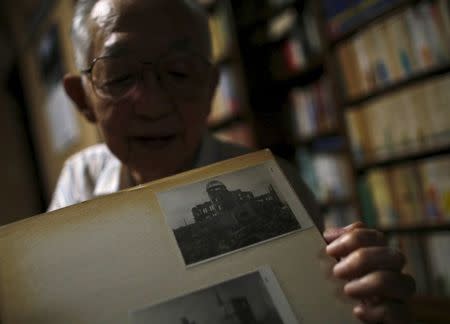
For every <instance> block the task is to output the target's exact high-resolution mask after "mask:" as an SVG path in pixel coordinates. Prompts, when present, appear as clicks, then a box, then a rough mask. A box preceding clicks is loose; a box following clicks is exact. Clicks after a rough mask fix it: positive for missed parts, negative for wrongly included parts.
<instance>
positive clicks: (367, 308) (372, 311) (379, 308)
mask: <svg viewBox="0 0 450 324" xmlns="http://www.w3.org/2000/svg"><path fill="white" fill-rule="evenodd" d="M353 312H354V314H355V315H356V317H358V318H359V319H360V320H362V321H364V322H365V323H374V324H375V323H385V324H394V323H395V324H410V323H413V319H412V317H411V314H410V312H409V310H408V307H407V306H406V304H405V303H399V302H396V301H388V302H384V303H380V304H377V305H370V304H360V305H358V306H356V307H355V308H354V309H353Z"/></svg>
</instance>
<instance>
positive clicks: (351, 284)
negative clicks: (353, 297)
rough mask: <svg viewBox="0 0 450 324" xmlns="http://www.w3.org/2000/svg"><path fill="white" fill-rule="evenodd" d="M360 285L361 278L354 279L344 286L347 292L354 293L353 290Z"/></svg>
mask: <svg viewBox="0 0 450 324" xmlns="http://www.w3.org/2000/svg"><path fill="white" fill-rule="evenodd" d="M359 286H360V280H359V279H356V280H352V281H350V282H347V283H346V284H345V286H344V291H345V292H346V293H352V291H353V290H357V289H358V288H359Z"/></svg>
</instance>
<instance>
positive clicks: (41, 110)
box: [0, 0, 450, 323]
mask: <svg viewBox="0 0 450 324" xmlns="http://www.w3.org/2000/svg"><path fill="white" fill-rule="evenodd" d="M199 2H201V4H202V5H203V6H204V7H205V9H206V10H207V12H208V13H209V16H210V29H211V33H212V38H213V47H214V61H215V62H216V64H217V65H218V66H219V67H220V70H221V78H220V84H219V87H218V89H217V94H216V97H215V100H214V104H213V110H212V112H211V115H210V117H209V127H210V131H211V132H212V133H214V134H215V135H216V136H217V137H219V138H221V139H223V140H226V141H232V142H236V143H240V144H242V145H246V146H249V147H252V148H256V149H257V148H266V147H268V148H270V149H271V150H272V151H273V152H274V153H275V154H277V155H279V156H282V157H284V158H286V159H288V160H289V161H291V162H292V163H293V164H295V165H296V166H297V167H298V172H299V174H300V175H301V176H302V177H303V179H304V180H305V182H306V183H307V184H308V185H309V186H310V188H311V190H312V191H313V192H314V194H315V195H316V197H317V199H318V201H319V202H320V206H321V209H322V212H323V215H324V217H325V222H326V225H327V226H342V225H345V224H348V223H350V222H353V221H355V220H357V219H362V220H363V221H365V222H366V223H367V224H368V225H369V226H371V227H375V228H378V229H380V230H382V231H383V232H385V233H386V235H387V236H388V238H389V240H390V243H391V244H392V245H394V246H397V247H399V248H401V249H402V250H403V251H404V253H405V254H406V255H407V257H408V259H409V263H408V265H407V267H406V271H408V272H410V273H412V274H413V275H414V276H415V278H416V280H417V285H418V293H417V296H416V297H415V298H414V301H413V302H414V305H415V307H414V312H415V314H416V317H417V319H418V320H420V321H421V322H423V323H450V314H449V312H448V309H449V307H450V154H449V153H450V73H449V72H450V1H449V0H433V1H427V0H397V1H394V0H391V1H387V0H346V1H336V0H320V1H307V0H306V1H300V0H258V1H256V0H243V1H242V0H240V1H237V0H212V1H205V0H203V1H200V0H199ZM74 3H75V1H74V0H64V1H52V0H15V1H12V0H6V1H5V0H3V1H2V2H1V3H0V81H1V88H0V105H1V108H0V145H1V147H2V159H1V160H0V177H1V178H2V179H4V187H2V188H1V189H0V190H1V192H0V197H1V198H0V199H1V204H2V213H1V216H0V225H4V224H7V223H10V222H13V221H17V220H20V219H23V218H26V217H29V216H32V215H36V214H39V213H42V212H44V211H45V210H46V207H47V206H48V204H49V200H50V198H51V195H52V192H53V190H54V187H55V184H56V181H57V178H58V175H59V172H60V170H61V167H62V165H63V163H64V161H65V159H66V158H67V157H69V156H70V155H72V154H74V153H75V152H77V151H79V150H80V149H82V148H84V147H86V146H89V145H92V144H94V143H97V142H99V141H101V138H100V136H99V133H98V132H97V130H96V129H95V128H93V127H92V126H91V125H89V124H87V123H86V122H84V121H83V120H82V119H81V117H80V116H79V114H78V113H77V112H76V111H75V109H73V106H72V103H71V102H70V101H69V99H68V98H67V97H66V96H65V94H64V91H63V90H62V87H61V77H62V75H63V74H64V73H66V72H67V71H75V66H74V58H73V54H72V48H71V44H70V40H69V33H70V21H71V16H72V12H73V5H74Z"/></svg>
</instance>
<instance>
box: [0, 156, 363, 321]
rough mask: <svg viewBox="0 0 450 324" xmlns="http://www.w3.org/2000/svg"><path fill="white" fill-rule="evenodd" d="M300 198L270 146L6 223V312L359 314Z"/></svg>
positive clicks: (344, 317)
mask: <svg viewBox="0 0 450 324" xmlns="http://www.w3.org/2000/svg"><path fill="white" fill-rule="evenodd" d="M303 198H304V197H299V196H297V194H296V193H295V184H294V183H291V182H289V180H288V179H287V178H286V176H285V174H284V173H283V171H282V169H281V168H280V167H279V164H278V163H277V160H276V159H275V158H274V157H273V155H272V154H271V153H270V151H268V150H264V151H260V152H255V153H251V154H248V155H245V156H241V157H237V158H234V159H230V160H227V161H223V162H219V163H216V164H213V165H210V166H207V167H203V168H200V169H196V170H191V171H188V172H184V173H181V174H179V175H175V176H172V177H168V178H165V179H161V180H157V181H154V182H151V183H149V184H146V185H142V186H138V187H136V188H132V189H129V190H125V191H122V192H118V193H115V194H111V195H108V196H103V197H100V198H96V199H94V200H91V201H87V202H84V203H82V204H78V205H75V206H71V207H67V208H64V209H60V210H57V211H54V212H51V213H48V214H43V215H39V216H36V217H32V218H29V219H27V220H24V221H21V222H18V223H13V224H10V225H7V226H4V227H1V228H0V259H1V260H2V262H1V263H0V286H1V290H0V306H1V307H0V309H1V315H0V316H1V319H2V323H4V324H9V323H21V322H24V321H29V320H30V319H32V321H33V323H47V324H52V323H68V322H74V321H76V322H77V323H125V322H127V321H128V320H129V322H130V323H132V324H134V323H142V322H144V323H161V321H159V320H158V318H160V317H158V316H161V312H163V314H166V316H167V317H166V318H171V317H173V315H174V314H176V315H177V316H178V317H177V318H178V319H179V320H182V319H184V321H186V320H188V321H196V318H200V316H202V315H203V316H204V315H205V314H207V315H210V316H211V318H210V320H209V323H220V322H221V320H222V319H223V318H224V316H227V314H234V316H235V318H241V319H242V318H249V317H248V316H254V317H255V319H256V320H261V319H262V318H265V317H264V316H261V314H268V315H270V316H271V317H270V318H278V320H277V321H275V320H274V321H271V322H270V323H274V324H275V323H282V324H291V323H292V324H293V323H336V322H338V323H358V322H359V321H358V320H357V319H356V317H354V316H353V314H352V308H353V307H354V305H355V304H354V302H351V301H349V300H346V299H344V298H341V297H340V296H341V294H340V293H338V291H339V289H342V287H343V284H344V283H343V282H336V281H334V280H333V279H331V278H330V276H329V272H328V271H329V269H330V267H331V266H332V265H333V264H334V263H335V261H334V260H333V259H332V258H329V257H326V256H325V255H324V249H325V246H326V243H325V241H324V240H323V238H322V236H321V234H320V232H319V230H318V229H317V228H316V227H315V226H314V224H313V222H312V219H311V217H310V215H308V213H307V211H306V210H305V208H304V205H303V202H302V200H301V199H303ZM248 276H249V277H251V278H249V277H248ZM242 278H244V279H243V281H241V279H242ZM245 278H247V279H245ZM252 278H253V279H252ZM264 278H266V279H267V280H265V279H264ZM258 282H259V283H258ZM262 282H265V284H263V283H262ZM227 283H229V285H228V284H227ZM233 283H242V284H239V285H235V284H233ZM230 285H231V286H232V287H242V286H244V287H249V289H250V288H251V287H253V288H251V289H252V290H251V291H253V292H260V293H252V294H249V293H248V292H247V291H246V290H245V289H244V290H238V291H237V292H236V293H232V291H234V288H231V287H230ZM258 287H259V288H258ZM253 289H254V290H253ZM199 296H203V297H199ZM205 296H206V297H205ZM207 296H213V297H215V298H213V299H211V298H207ZM186 298H187V299H186ZM197 298H200V300H203V301H204V303H201V302H197V303H194V301H198V299H197ZM205 298H206V299H205ZM180 300H188V301H189V302H188V303H181V304H180V303H177V301H180ZM214 300H215V301H216V302H214ZM233 300H234V302H233ZM318 300H319V301H320V302H319V303H318V302H317V301H318ZM255 304H259V305H263V306H264V307H263V309H264V312H256V311H255ZM183 305H184V306H185V305H191V306H189V307H183ZM227 305H228V306H229V307H226V306H227ZM233 305H234V306H233ZM324 305H326V308H324ZM258 309H261V308H258ZM197 316H198V317H197ZM242 316H244V317H242Z"/></svg>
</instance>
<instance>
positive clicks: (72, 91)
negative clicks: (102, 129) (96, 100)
mask: <svg viewBox="0 0 450 324" xmlns="http://www.w3.org/2000/svg"><path fill="white" fill-rule="evenodd" d="M63 84H64V89H65V90H66V93H67V95H68V96H69V97H70V99H72V101H73V102H74V103H75V105H76V106H77V109H78V110H79V111H80V112H81V114H83V116H84V117H85V118H86V119H87V120H88V121H89V122H91V123H95V122H96V121H97V118H96V117H95V113H94V110H93V108H92V105H91V104H90V103H89V102H88V100H87V95H86V92H85V89H84V87H83V80H82V78H81V76H79V75H75V74H66V75H65V76H64V82H63Z"/></svg>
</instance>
